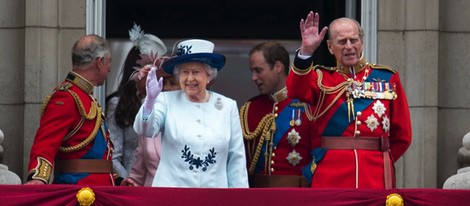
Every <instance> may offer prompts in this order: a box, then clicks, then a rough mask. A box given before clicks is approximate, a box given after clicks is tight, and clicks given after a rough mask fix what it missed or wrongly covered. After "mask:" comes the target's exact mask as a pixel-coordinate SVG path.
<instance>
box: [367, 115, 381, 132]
mask: <svg viewBox="0 0 470 206" xmlns="http://www.w3.org/2000/svg"><path fill="white" fill-rule="evenodd" d="M366 123H367V127H369V129H370V131H371V132H372V131H374V130H375V129H376V128H377V127H378V126H379V124H380V123H379V121H377V118H375V117H374V115H373V114H371V115H370V116H369V117H367V120H366Z"/></svg>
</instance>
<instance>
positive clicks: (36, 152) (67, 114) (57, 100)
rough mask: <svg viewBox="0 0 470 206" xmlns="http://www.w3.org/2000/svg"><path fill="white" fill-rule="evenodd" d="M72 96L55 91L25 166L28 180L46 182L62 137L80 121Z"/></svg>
mask: <svg viewBox="0 0 470 206" xmlns="http://www.w3.org/2000/svg"><path fill="white" fill-rule="evenodd" d="M80 118H81V116H80V114H79V113H78V110H77V108H76V104H75V101H74V99H73V97H72V96H71V95H70V94H69V93H68V92H67V91H57V92H55V93H54V94H53V95H52V97H51V99H50V101H49V102H48V104H47V106H46V108H45V110H44V113H43V114H42V116H41V119H40V123H39V128H38V130H37V131H36V135H35V137H34V142H33V145H32V147H31V152H30V156H29V157H30V160H29V164H28V173H29V177H28V179H29V178H31V179H37V180H41V181H44V182H45V183H48V182H49V181H50V175H51V173H52V168H53V164H54V159H55V157H56V155H57V153H58V151H59V147H60V145H61V144H62V141H63V138H64V137H65V136H66V135H67V134H68V133H69V131H70V130H72V129H73V128H74V127H75V126H76V124H78V122H79V121H80Z"/></svg>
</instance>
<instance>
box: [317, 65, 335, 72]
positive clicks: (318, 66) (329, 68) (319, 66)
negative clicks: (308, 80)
mask: <svg viewBox="0 0 470 206" xmlns="http://www.w3.org/2000/svg"><path fill="white" fill-rule="evenodd" d="M313 69H323V70H328V71H332V72H333V71H335V70H336V68H335V67H326V66H323V65H315V67H313Z"/></svg>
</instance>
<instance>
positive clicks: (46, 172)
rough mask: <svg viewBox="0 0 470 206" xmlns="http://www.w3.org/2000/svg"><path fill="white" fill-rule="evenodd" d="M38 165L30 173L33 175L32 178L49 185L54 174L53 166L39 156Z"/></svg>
mask: <svg viewBox="0 0 470 206" xmlns="http://www.w3.org/2000/svg"><path fill="white" fill-rule="evenodd" d="M36 159H37V161H38V163H37V165H36V167H35V168H34V169H32V170H31V171H30V172H29V173H30V174H31V173H32V174H33V176H31V178H32V179H33V180H41V181H43V182H45V183H49V180H50V178H51V173H52V164H51V162H49V161H48V160H47V159H46V158H44V157H40V156H38V157H37V158H36Z"/></svg>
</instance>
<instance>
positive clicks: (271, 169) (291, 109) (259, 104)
mask: <svg viewBox="0 0 470 206" xmlns="http://www.w3.org/2000/svg"><path fill="white" fill-rule="evenodd" d="M289 64H290V63H289V53H288V52H287V50H286V49H285V48H284V47H283V46H282V45H280V44H279V43H277V42H263V43H260V44H258V45H256V46H255V47H254V48H253V49H252V50H251V52H250V70H251V73H252V76H251V77H252V80H253V81H254V83H255V84H256V85H257V86H258V89H259V91H260V95H258V96H255V97H253V98H251V99H250V100H248V101H247V102H245V103H244V105H243V106H242V108H241V109H240V118H241V123H242V129H243V136H244V139H245V149H246V157H247V164H248V165H247V168H248V172H249V175H250V176H249V180H250V187H310V183H309V182H310V178H311V172H310V165H311V163H312V158H311V155H310V153H311V151H312V149H313V145H314V140H313V139H312V135H313V133H314V132H313V129H314V127H313V126H312V122H311V121H310V120H309V119H308V118H307V115H306V112H309V109H310V108H309V105H308V104H306V103H304V102H301V101H299V100H297V99H294V98H289V97H287V90H286V88H285V86H286V83H285V81H286V77H287V73H288V68H289ZM317 146H319V141H317ZM304 175H305V177H307V178H305V177H304Z"/></svg>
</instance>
